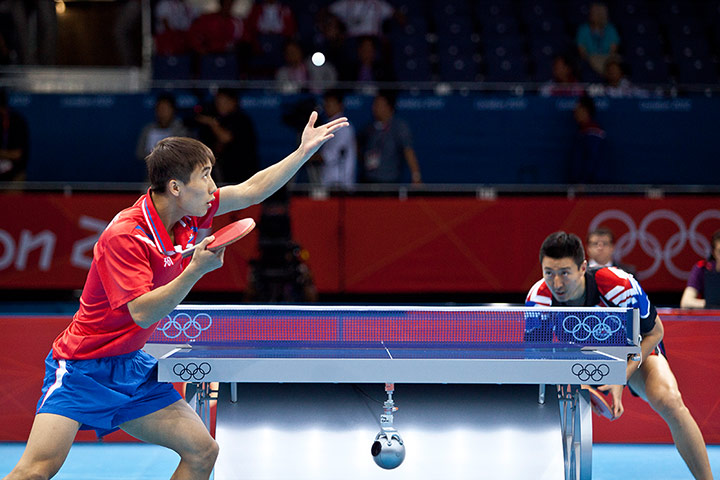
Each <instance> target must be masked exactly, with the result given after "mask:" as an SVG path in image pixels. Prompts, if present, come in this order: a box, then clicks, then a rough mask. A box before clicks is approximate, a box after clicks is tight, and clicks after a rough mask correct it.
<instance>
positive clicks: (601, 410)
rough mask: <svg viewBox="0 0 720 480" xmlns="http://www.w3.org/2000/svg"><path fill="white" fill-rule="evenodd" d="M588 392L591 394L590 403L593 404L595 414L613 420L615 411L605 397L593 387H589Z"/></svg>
mask: <svg viewBox="0 0 720 480" xmlns="http://www.w3.org/2000/svg"><path fill="white" fill-rule="evenodd" d="M587 390H588V392H590V403H591V404H592V407H593V410H594V411H595V413H597V414H598V415H602V416H603V417H605V418H607V419H610V420H612V419H613V411H612V409H611V408H610V404H608V402H607V400H605V396H604V395H603V394H602V393H600V392H599V391H598V390H596V389H594V388H592V387H588V388H587Z"/></svg>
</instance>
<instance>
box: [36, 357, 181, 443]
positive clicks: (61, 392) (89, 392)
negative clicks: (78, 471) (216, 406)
mask: <svg viewBox="0 0 720 480" xmlns="http://www.w3.org/2000/svg"><path fill="white" fill-rule="evenodd" d="M181 398H182V397H181V396H180V394H179V393H178V392H177V391H176V390H175V389H174V388H173V386H172V384H171V383H160V382H158V381H157V360H156V359H155V358H154V357H152V356H151V355H149V354H147V353H145V352H143V351H142V350H138V351H136V352H132V353H128V354H125V355H118V356H115V357H106V358H98V359H93V360H62V359H61V360H56V359H54V358H53V356H52V350H50V353H49V354H48V356H47V358H46V359H45V380H44V382H43V388H42V396H41V397H40V400H39V401H38V404H37V411H36V413H54V414H57V415H62V416H63V417H67V418H71V419H73V420H76V421H78V422H80V423H81V424H82V425H81V427H80V429H81V430H95V432H96V433H97V436H98V437H102V436H104V435H107V434H108V433H111V432H114V431H115V430H118V428H119V426H120V425H121V424H123V423H125V422H127V421H129V420H133V419H135V418H139V417H143V416H145V415H148V414H150V413H153V412H156V411H158V410H161V409H163V408H165V407H167V406H168V405H171V404H173V403H175V402H176V401H178V400H180V399H181Z"/></svg>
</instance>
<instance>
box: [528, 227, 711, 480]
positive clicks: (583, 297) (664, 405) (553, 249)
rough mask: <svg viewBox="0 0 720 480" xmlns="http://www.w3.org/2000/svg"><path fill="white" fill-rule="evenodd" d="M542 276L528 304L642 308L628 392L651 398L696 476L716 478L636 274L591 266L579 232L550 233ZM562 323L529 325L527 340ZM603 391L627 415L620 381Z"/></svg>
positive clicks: (542, 257)
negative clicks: (637, 351) (637, 350)
mask: <svg viewBox="0 0 720 480" xmlns="http://www.w3.org/2000/svg"><path fill="white" fill-rule="evenodd" d="M540 264H541V266H542V271H543V278H542V279H541V280H539V281H538V282H537V283H535V285H533V287H532V288H531V289H530V292H529V293H528V296H527V299H526V301H525V304H526V305H527V306H536V305H538V306H543V307H552V306H566V307H594V306H605V307H630V308H637V309H639V313H640V334H641V337H642V340H641V342H640V350H641V359H640V361H636V360H635V359H628V368H627V384H628V387H630V391H631V392H632V393H633V394H635V395H638V396H640V397H641V398H642V399H643V400H645V401H646V402H648V403H649V404H650V406H651V407H652V408H653V410H655V411H656V412H657V413H658V414H659V415H660V416H661V417H662V419H663V420H665V423H667V425H668V427H670V432H671V433H672V437H673V440H674V442H675V446H676V447H677V449H678V452H680V456H681V457H682V458H683V460H684V461H685V464H686V465H687V466H688V468H689V469H690V472H691V473H692V474H693V476H694V477H695V478H696V479H702V480H712V478H713V476H712V472H711V469H710V461H709V459H708V454H707V448H706V447H705V441H704V440H703V436H702V433H701V432H700V428H699V427H698V425H697V423H696V422H695V419H694V418H693V416H692V414H691V413H690V410H688V408H687V407H686V406H685V403H684V402H683V400H682V396H681V394H680V390H679V389H678V384H677V381H676V379H675V375H673V372H672V370H671V369H670V365H669V364H668V361H667V359H666V358H665V354H664V349H663V348H662V347H661V345H662V344H661V341H662V339H663V326H662V322H661V321H660V318H659V317H658V316H657V311H656V310H655V307H654V306H653V305H652V304H651V303H650V300H649V299H648V297H647V294H646V293H645V291H644V290H643V289H642V287H641V286H640V284H639V283H638V282H637V280H635V278H634V277H633V276H632V275H630V274H628V273H626V272H625V271H623V270H620V269H618V268H615V267H601V268H599V269H588V266H587V261H586V260H585V249H584V248H583V245H582V241H581V240H580V238H579V237H578V236H577V235H574V234H572V233H570V234H568V233H565V232H555V233H552V234H550V235H549V236H548V237H547V238H546V239H545V241H544V242H543V244H542V246H541V247H540ZM559 329H562V327H561V326H559V325H553V324H550V323H549V322H540V323H539V324H536V325H529V326H526V334H525V335H526V338H530V339H532V338H533V336H535V335H537V336H540V337H546V336H547V335H550V336H552V335H553V332H554V333H555V334H561V332H559V331H558V330H559ZM599 390H602V391H605V392H609V393H610V396H611V398H612V405H611V406H610V409H611V410H612V416H613V418H614V419H617V418H619V417H620V416H621V415H622V413H623V406H622V391H623V386H622V385H603V386H601V387H599Z"/></svg>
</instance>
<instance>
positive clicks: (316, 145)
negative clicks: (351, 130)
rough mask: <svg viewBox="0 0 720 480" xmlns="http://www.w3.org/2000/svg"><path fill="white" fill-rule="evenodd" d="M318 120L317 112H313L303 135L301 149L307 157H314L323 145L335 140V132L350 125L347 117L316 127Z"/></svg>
mask: <svg viewBox="0 0 720 480" xmlns="http://www.w3.org/2000/svg"><path fill="white" fill-rule="evenodd" d="M317 119H318V114H317V112H312V113H311V114H310V119H309V120H308V123H307V125H305V129H304V130H303V133H302V138H301V141H300V147H301V148H302V149H303V151H304V153H305V155H306V156H312V155H313V154H315V152H317V151H318V150H319V149H320V147H322V145H323V143H325V142H327V141H328V140H330V139H331V138H333V136H334V135H333V134H334V133H335V132H337V131H338V130H340V129H341V128H343V127H347V126H348V125H349V123H348V121H347V118H346V117H340V118H336V119H335V120H333V121H331V122H328V123H326V124H324V125H320V126H318V127H316V126H315V122H317Z"/></svg>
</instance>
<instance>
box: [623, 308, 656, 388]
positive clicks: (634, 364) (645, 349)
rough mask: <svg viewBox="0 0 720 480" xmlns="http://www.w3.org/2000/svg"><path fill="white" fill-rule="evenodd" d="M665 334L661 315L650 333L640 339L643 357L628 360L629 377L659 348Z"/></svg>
mask: <svg viewBox="0 0 720 480" xmlns="http://www.w3.org/2000/svg"><path fill="white" fill-rule="evenodd" d="M663 335H664V328H663V324H662V321H660V317H657V318H656V319H655V326H654V327H653V329H652V330H650V331H649V332H648V333H646V334H645V335H643V336H642V340H641V341H640V355H641V359H640V361H633V360H629V361H628V367H627V378H628V379H630V377H631V376H632V375H633V374H634V373H635V372H636V371H637V369H638V368H640V365H641V364H642V362H643V361H645V359H646V358H648V357H649V356H650V355H651V354H652V352H653V351H654V350H655V348H657V346H658V345H659V344H660V342H661V341H662V339H663Z"/></svg>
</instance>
